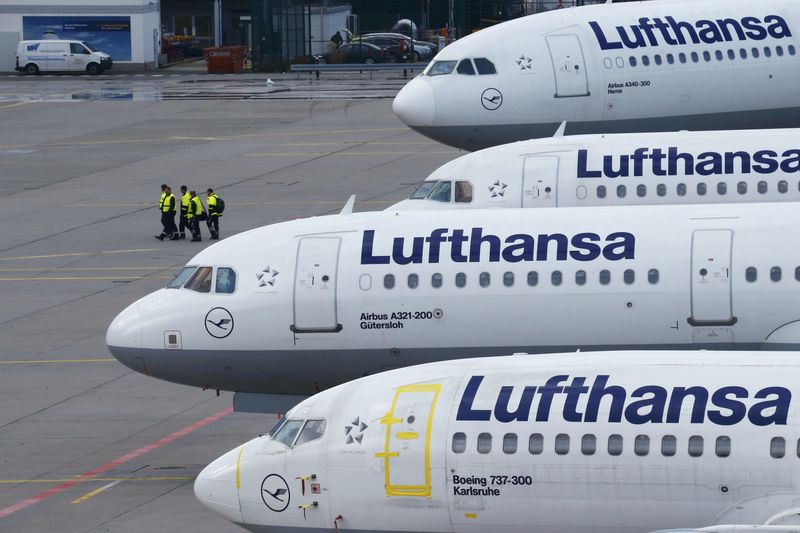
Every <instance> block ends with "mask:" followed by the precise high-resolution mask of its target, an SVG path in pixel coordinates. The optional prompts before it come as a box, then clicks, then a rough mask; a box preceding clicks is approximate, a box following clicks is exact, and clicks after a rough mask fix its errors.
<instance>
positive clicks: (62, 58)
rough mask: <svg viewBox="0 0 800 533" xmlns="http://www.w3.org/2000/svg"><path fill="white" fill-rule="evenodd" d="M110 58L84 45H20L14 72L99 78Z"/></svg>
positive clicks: (56, 42) (58, 42)
mask: <svg viewBox="0 0 800 533" xmlns="http://www.w3.org/2000/svg"><path fill="white" fill-rule="evenodd" d="M113 64H114V63H113V62H112V61H111V57H110V56H109V55H108V54H106V53H105V52H101V51H100V50H96V49H94V48H92V47H91V45H89V44H88V43H86V42H84V41H67V40H49V39H47V40H39V41H20V42H19V44H18V45H17V66H16V70H18V71H20V72H25V73H26V74H39V73H40V72H60V71H78V72H88V73H89V74H101V73H102V72H103V71H104V70H108V69H110V68H111V67H112V66H113Z"/></svg>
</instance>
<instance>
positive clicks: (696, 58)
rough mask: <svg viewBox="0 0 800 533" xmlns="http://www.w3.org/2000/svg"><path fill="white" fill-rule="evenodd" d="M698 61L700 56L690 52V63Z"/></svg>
mask: <svg viewBox="0 0 800 533" xmlns="http://www.w3.org/2000/svg"><path fill="white" fill-rule="evenodd" d="M698 61H700V56H699V55H697V52H692V63H697V62H698Z"/></svg>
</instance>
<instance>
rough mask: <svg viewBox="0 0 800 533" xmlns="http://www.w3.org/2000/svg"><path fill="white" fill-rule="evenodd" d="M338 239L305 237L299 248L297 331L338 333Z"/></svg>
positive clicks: (296, 287) (296, 288)
mask: <svg viewBox="0 0 800 533" xmlns="http://www.w3.org/2000/svg"><path fill="white" fill-rule="evenodd" d="M341 243H342V239H341V238H339V237H304V238H302V239H300V243H299V244H298V246H297V266H296V268H295V277H294V324H293V325H292V327H291V329H292V331H294V332H308V333H321V332H336V331H340V330H341V329H342V326H341V324H339V323H338V322H337V317H336V276H337V270H338V263H339V248H340V247H341Z"/></svg>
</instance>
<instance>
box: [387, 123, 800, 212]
mask: <svg viewBox="0 0 800 533" xmlns="http://www.w3.org/2000/svg"><path fill="white" fill-rule="evenodd" d="M798 138H800V130H798V129H791V128H787V129H773V130H736V131H701V132H689V131H679V132H664V133H638V134H607V135H605V134H604V135H574V136H573V135H570V136H560V137H550V138H545V139H533V140H529V141H520V142H516V143H511V144H506V145H502V146H495V147H492V148H486V149H483V150H479V151H477V152H472V153H469V154H466V155H463V156H461V157H459V158H456V159H454V160H453V161H450V162H448V163H446V164H444V165H442V166H441V167H440V168H438V169H436V170H435V171H433V172H432V173H431V174H430V175H429V176H428V177H427V178H426V179H425V181H424V182H422V183H421V184H420V186H419V187H418V188H417V190H416V191H415V192H414V193H412V195H411V197H410V198H409V199H407V200H403V201H401V202H399V203H397V204H395V205H393V206H391V207H389V208H388V210H389V211H392V210H398V209H402V210H408V209H415V210H419V209H443V208H453V209H476V208H501V207H577V206H603V205H620V206H623V205H660V204H704V203H740V202H789V201H791V202H796V201H798V200H800V143H798Z"/></svg>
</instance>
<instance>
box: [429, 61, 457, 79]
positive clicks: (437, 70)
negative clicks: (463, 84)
mask: <svg viewBox="0 0 800 533" xmlns="http://www.w3.org/2000/svg"><path fill="white" fill-rule="evenodd" d="M454 68H456V62H455V61H434V63H433V65H431V67H430V68H429V69H428V71H427V72H426V73H425V75H426V76H442V75H445V74H450V73H451V72H453V69H454Z"/></svg>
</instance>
